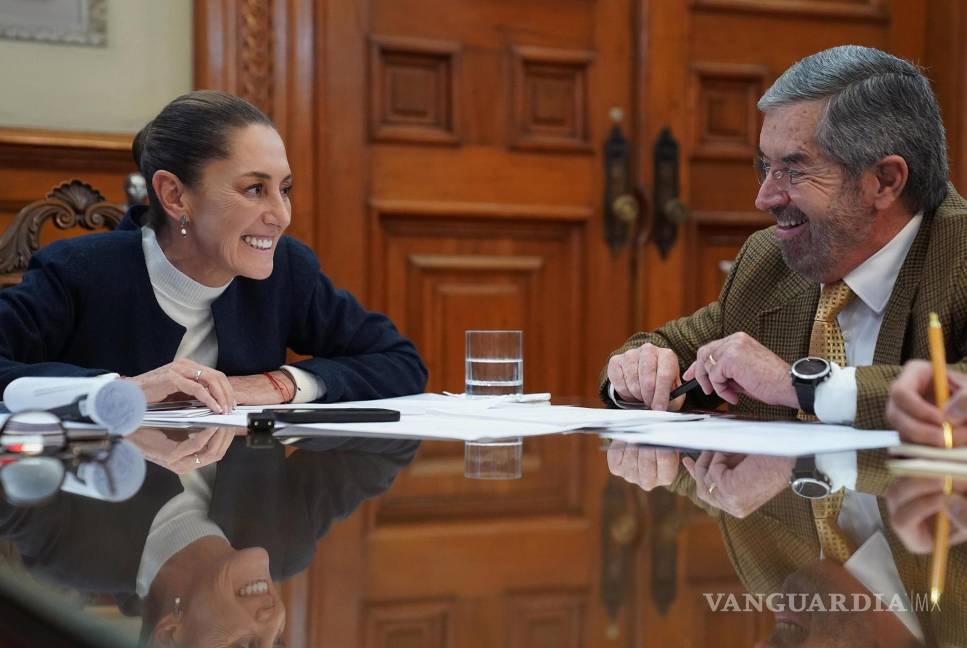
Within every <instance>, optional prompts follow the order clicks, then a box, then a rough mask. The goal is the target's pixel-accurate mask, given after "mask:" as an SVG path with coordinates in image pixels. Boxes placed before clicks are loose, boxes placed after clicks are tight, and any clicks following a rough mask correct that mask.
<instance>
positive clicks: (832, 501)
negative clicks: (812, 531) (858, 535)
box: [810, 488, 856, 565]
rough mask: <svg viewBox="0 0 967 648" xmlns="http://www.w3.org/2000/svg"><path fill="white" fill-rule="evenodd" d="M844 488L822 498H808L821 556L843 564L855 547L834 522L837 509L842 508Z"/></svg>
mask: <svg viewBox="0 0 967 648" xmlns="http://www.w3.org/2000/svg"><path fill="white" fill-rule="evenodd" d="M845 498H846V489H845V488H841V489H839V490H838V491H836V492H835V493H830V494H829V495H827V496H826V497H824V498H822V499H814V500H810V501H811V502H812V505H813V521H814V522H815V523H816V535H817V536H819V545H820V546H821V547H822V548H823V556H824V557H825V558H829V559H830V560H835V561H836V562H838V563H839V564H841V565H842V564H843V563H845V562H846V560H847V559H848V558H849V557H850V555H852V553H853V551H855V550H856V547H855V546H854V545H853V543H852V542H851V541H850V539H849V538H848V537H847V536H846V534H845V533H843V530H842V529H841V528H840V527H839V524H837V523H836V518H838V517H839V511H840V509H841V508H843V500H844V499H845Z"/></svg>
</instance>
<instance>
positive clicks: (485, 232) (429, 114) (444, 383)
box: [309, 0, 636, 648]
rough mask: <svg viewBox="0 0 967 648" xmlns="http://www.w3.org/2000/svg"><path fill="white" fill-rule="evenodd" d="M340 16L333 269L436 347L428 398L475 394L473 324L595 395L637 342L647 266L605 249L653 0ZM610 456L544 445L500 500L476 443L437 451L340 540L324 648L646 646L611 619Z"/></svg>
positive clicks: (315, 632) (565, 387)
mask: <svg viewBox="0 0 967 648" xmlns="http://www.w3.org/2000/svg"><path fill="white" fill-rule="evenodd" d="M318 6H319V8H320V10H321V12H322V14H321V15H319V16H318V19H319V20H320V21H322V26H323V28H324V29H325V36H323V38H322V44H323V49H324V54H323V56H322V57H321V58H322V59H323V60H325V61H326V64H325V70H326V72H325V76H324V79H323V83H324V84H325V87H324V88H322V90H321V92H322V94H321V98H320V100H319V105H320V107H321V108H323V109H324V110H325V116H324V121H325V124H326V125H325V126H324V129H325V130H326V133H327V136H326V137H325V138H324V142H325V144H324V146H325V147H326V150H327V151H328V153H327V155H325V160H326V162H325V170H323V171H321V175H320V184H324V185H325V186H326V191H325V195H326V197H327V207H326V210H325V211H326V212H327V213H328V214H330V215H331V216H332V217H331V218H326V219H324V221H320V222H319V223H318V225H317V227H320V228H321V232H320V233H319V235H318V236H317V239H316V240H317V245H318V247H319V249H320V253H321V255H322V257H323V259H324V260H325V263H326V266H327V267H328V268H330V269H331V272H332V274H333V275H334V276H335V277H336V279H337V281H339V282H340V283H343V284H345V285H348V286H350V287H351V288H352V289H353V290H354V291H356V292H357V293H358V294H361V295H363V296H364V298H365V300H366V301H367V303H368V304H369V305H370V306H372V307H374V308H377V309H381V310H384V311H386V312H387V313H388V314H389V315H390V316H391V317H392V318H393V320H394V321H395V322H396V323H397V324H398V325H399V327H400V328H401V329H402V330H403V331H404V332H405V333H406V334H407V335H408V336H410V337H411V338H412V339H413V340H414V342H415V343H416V344H417V346H418V347H419V349H420V351H421V353H422V354H423V356H424V358H425V359H426V361H427V364H428V366H429V369H430V383H429V386H428V389H430V390H433V391H439V390H444V389H446V390H451V391H463V378H464V374H463V372H464V367H463V353H464V331H465V330H467V329H474V328H476V329H491V328H496V329H501V328H510V329H521V330H523V332H524V367H525V369H524V381H525V390H526V391H529V392H541V391H548V392H552V393H553V394H555V395H559V396H560V395H566V396H575V395H588V396H590V395H593V394H594V392H595V385H596V380H597V374H598V372H599V370H600V367H601V363H602V360H603V358H604V357H605V356H606V354H607V353H608V351H609V350H610V349H611V348H613V347H614V345H615V344H617V343H618V342H619V341H620V339H621V338H622V337H623V336H624V335H626V333H627V331H628V329H629V326H630V319H629V318H630V316H629V303H630V299H629V298H630V289H629V285H630V279H631V278H630V272H629V258H630V252H629V248H628V246H625V248H624V249H623V250H622V251H621V252H619V253H617V254H612V253H611V251H610V250H609V248H608V247H607V246H606V245H605V242H604V227H603V221H602V214H601V208H600V205H601V204H602V202H603V195H602V191H603V189H602V183H603V174H604V171H603V161H602V157H601V148H602V143H603V141H604V139H605V137H606V136H607V134H608V129H609V128H610V126H611V122H610V120H609V117H608V112H609V109H610V108H612V107H615V106H617V107H620V108H621V109H622V110H623V112H624V113H625V114H626V115H630V114H632V101H633V96H634V81H635V74H636V69H635V67H634V63H635V61H634V58H633V57H632V56H631V53H632V52H633V51H634V46H635V45H634V43H635V38H636V34H635V25H636V7H635V5H634V3H633V2H631V1H630V0H607V1H606V2H589V1H587V0H565V1H564V2H560V1H550V0H517V1H515V2H504V1H486V2H481V1H480V0H448V1H447V2H440V1H439V0H369V1H361V2H329V3H323V4H320V5H318ZM629 121H633V120H629ZM624 127H625V128H626V129H629V128H630V127H629V124H627V123H626V124H624ZM628 132H630V130H629V131H628ZM599 445H600V444H599V442H598V441H597V440H596V439H591V438H580V437H576V438H567V439H565V438H560V439H551V440H526V441H525V443H524V468H523V472H524V476H523V478H522V479H520V480H518V481H505V482H483V481H472V480H468V479H465V478H464V476H463V447H462V444H457V443H427V444H425V445H424V446H423V448H422V449H421V452H420V455H419V457H418V459H417V460H416V462H415V463H414V464H413V466H412V467H411V468H410V469H408V470H407V471H405V473H404V474H402V475H401V476H400V478H399V480H398V482H397V484H396V485H395V486H394V488H393V489H392V490H391V491H390V492H389V493H387V495H386V496H385V497H382V498H380V500H379V502H378V503H377V504H375V505H373V506H371V507H370V508H369V510H368V512H367V515H366V516H364V517H357V518H356V519H353V520H349V521H347V524H346V525H344V526H343V527H342V528H340V529H338V530H336V531H335V532H334V533H333V534H332V535H331V536H330V537H329V538H328V539H326V540H325V541H324V542H323V543H322V544H321V545H320V560H319V561H317V564H316V567H315V571H314V577H313V579H312V584H311V586H310V599H313V600H315V603H314V604H312V605H311V608H312V610H313V613H314V614H317V615H318V619H317V623H315V624H313V626H312V627H311V629H310V631H309V644H310V645H313V646H372V647H373V648H375V647H377V646H379V647H381V648H382V647H386V648H390V647H394V646H421V647H422V646H427V647H439V648H444V647H449V646H460V647H467V648H485V647H491V646H521V647H523V646H529V647H541V646H546V647H547V648H550V647H552V646H554V647H559V646H605V645H613V644H612V643H611V640H609V639H608V638H607V633H608V632H609V628H610V632H611V636H612V637H616V638H623V639H625V640H626V639H627V636H628V633H629V627H630V625H629V623H628V617H627V616H623V617H621V618H616V619H614V620H613V621H612V620H611V619H610V618H609V617H608V615H607V613H606V612H605V609H604V607H603V606H602V604H601V602H600V596H601V592H600V583H599V572H600V561H601V551H600V537H601V519H600V518H601V504H600V501H601V498H602V493H603V489H604V484H605V480H606V475H607V469H606V464H605V461H604V455H603V453H602V452H601V451H600V450H599ZM629 576H630V574H629ZM624 609H625V610H626V611H627V610H628V609H633V608H632V606H626V607H625V608H624Z"/></svg>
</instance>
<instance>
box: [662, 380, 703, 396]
mask: <svg viewBox="0 0 967 648" xmlns="http://www.w3.org/2000/svg"><path fill="white" fill-rule="evenodd" d="M698 386H699V385H698V378H692V379H691V380H689V381H688V382H685V383H682V384H681V385H679V386H678V387H676V388H675V389H673V390H672V393H671V394H669V396H668V400H675V399H676V398H678V397H679V396H681V395H682V394H687V393H688V392H690V391H692V390H693V389H695V388H696V387H698Z"/></svg>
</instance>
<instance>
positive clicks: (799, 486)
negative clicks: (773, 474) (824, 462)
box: [792, 477, 830, 499]
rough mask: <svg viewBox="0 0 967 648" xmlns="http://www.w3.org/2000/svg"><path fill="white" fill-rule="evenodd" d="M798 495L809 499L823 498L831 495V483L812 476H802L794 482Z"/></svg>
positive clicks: (794, 488) (793, 485)
mask: <svg viewBox="0 0 967 648" xmlns="http://www.w3.org/2000/svg"><path fill="white" fill-rule="evenodd" d="M792 489H793V490H794V491H795V492H796V494H797V495H799V496H801V497H805V498H807V499H822V498H824V497H826V496H827V495H829V491H830V488H829V484H827V483H826V482H823V481H820V480H818V479H814V478H812V477H800V478H799V479H796V480H794V481H793V482H792Z"/></svg>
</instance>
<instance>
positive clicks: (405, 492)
mask: <svg viewBox="0 0 967 648" xmlns="http://www.w3.org/2000/svg"><path fill="white" fill-rule="evenodd" d="M584 447H585V445H584V443H582V440H581V439H578V438H576V439H571V440H569V441H567V442H564V443H547V442H546V440H544V439H525V440H524V448H523V477H522V478H521V479H519V480H513V481H500V482H494V483H488V482H480V481H474V480H469V479H466V478H465V477H464V476H463V469H464V460H463V447H462V446H461V445H460V444H455V443H424V444H423V447H422V448H420V454H419V459H418V461H416V463H414V465H413V466H412V468H410V469H409V470H407V471H406V472H404V473H403V474H401V475H400V477H399V479H398V481H397V483H396V485H395V486H394V487H393V490H392V491H390V492H389V493H387V494H386V495H385V496H384V497H382V498H381V499H380V503H379V506H378V508H377V509H376V512H375V515H376V521H377V523H392V522H412V523H417V522H422V521H433V520H451V521H453V520H460V521H461V522H467V521H472V520H486V519H493V518H495V517H505V518H511V519H512V518H515V517H521V516H530V515H550V514H571V515H584V514H585V513H586V512H585V511H583V510H582V501H583V500H582V496H581V493H582V492H583V490H584V489H585V488H586V484H587V480H586V477H585V475H584V470H583V468H582V464H583V462H584V460H585V458H584V457H583V456H582V448H584Z"/></svg>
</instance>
